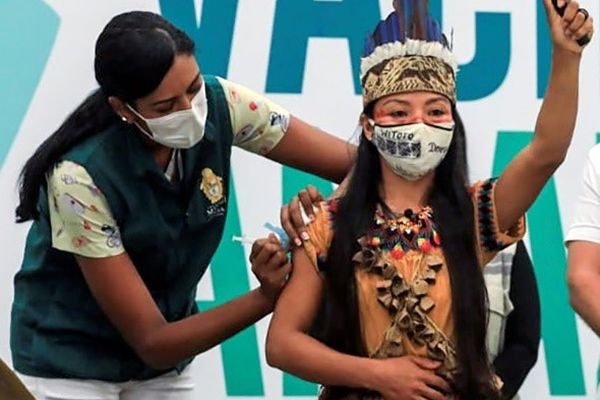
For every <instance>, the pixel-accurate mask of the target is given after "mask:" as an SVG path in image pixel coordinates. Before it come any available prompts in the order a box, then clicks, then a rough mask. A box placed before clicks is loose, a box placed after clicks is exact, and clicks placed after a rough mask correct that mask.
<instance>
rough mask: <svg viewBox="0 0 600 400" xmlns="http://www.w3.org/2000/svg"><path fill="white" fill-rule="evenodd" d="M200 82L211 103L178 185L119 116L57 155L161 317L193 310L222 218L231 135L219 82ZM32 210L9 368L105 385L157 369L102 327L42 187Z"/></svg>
mask: <svg viewBox="0 0 600 400" xmlns="http://www.w3.org/2000/svg"><path fill="white" fill-rule="evenodd" d="M204 79H205V82H206V85H207V87H206V91H207V97H208V105H209V111H208V121H207V124H206V131H205V136H204V139H203V140H202V141H201V142H200V143H199V144H198V145H196V146H195V147H193V148H192V149H189V150H185V151H183V170H184V172H183V180H182V182H181V183H180V184H177V185H174V184H172V183H171V182H169V181H168V180H167V179H166V178H165V176H164V174H163V172H162V171H161V170H160V168H159V167H158V165H157V164H156V163H155V162H154V160H153V158H152V156H151V154H150V152H149V151H148V150H147V148H146V147H145V146H144V144H143V142H142V139H141V137H140V135H139V132H136V128H135V127H132V126H130V125H126V124H123V123H118V124H117V125H115V126H113V127H111V128H109V129H108V130H106V131H104V132H101V133H99V134H97V135H94V137H92V138H90V139H89V140H86V141H85V142H83V143H81V144H79V145H77V146H75V147H74V148H73V149H72V150H71V151H69V152H68V153H67V154H65V155H64V156H63V157H62V159H63V160H70V161H73V162H76V163H78V164H80V165H82V166H83V167H85V169H86V170H87V171H88V173H89V174H90V176H91V177H92V179H93V180H94V182H95V184H96V185H97V186H98V188H99V189H100V190H101V191H102V193H103V194H104V196H105V197H106V199H107V201H108V203H109V206H110V209H111V210H112V212H113V215H114V217H115V219H116V221H117V224H118V226H119V228H120V232H121V236H122V241H123V245H124V247H125V249H126V251H127V253H128V254H129V256H130V257H131V259H132V261H133V263H134V265H135V266H136V268H137V270H138V272H139V274H140V276H141V277H142V279H143V280H144V282H145V284H146V286H147V287H148V289H149V291H150V293H151V294H152V297H153V298H154V300H155V302H156V304H157V305H158V307H159V308H160V310H161V311H162V313H163V315H164V316H165V318H166V319H167V320H168V321H176V320H180V319H182V318H185V317H187V316H189V315H191V314H193V313H195V312H197V308H196V302H195V298H196V286H197V284H198V281H199V280H200V278H201V277H202V275H203V274H204V272H205V271H206V269H207V267H208V265H209V263H210V260H211V258H212V256H213V254H214V253H215V251H216V249H217V246H218V244H219V241H220V240H221V236H222V234H223V228H224V224H225V214H226V210H227V194H228V188H229V172H230V171H229V169H230V155H231V145H232V141H233V132H232V128H231V122H230V116H229V108H228V105H227V102H226V99H225V95H224V93H223V89H222V87H221V85H220V84H219V83H218V81H217V80H216V79H215V78H214V77H209V76H205V77H204ZM203 172H204V173H203ZM203 182H204V185H202V183H203ZM219 185H220V186H219ZM220 187H222V192H219V188H220ZM221 193H222V198H221V196H220V194H221ZM39 208H40V211H41V216H40V218H39V220H38V221H35V222H34V223H33V225H32V227H31V229H30V231H29V235H28V237H27V244H26V248H25V256H24V260H23V264H22V267H21V270H20V271H19V272H18V273H17V275H16V277H15V298H14V303H13V310H12V324H11V350H12V357H13V363H14V366H15V369H16V370H17V371H18V372H20V373H23V374H26V375H32V376H40V377H49V378H59V377H62V378H77V379H99V380H106V381H113V382H122V381H127V380H131V379H135V380H143V379H149V378H152V377H154V376H157V375H159V374H161V373H164V372H165V371H156V370H153V369H151V368H149V367H148V366H146V365H145V364H144V363H143V362H142V361H141V360H140V359H139V357H137V355H136V354H135V353H134V352H133V350H132V349H131V348H130V347H129V346H128V345H127V344H126V343H125V341H124V340H123V339H122V337H121V335H120V334H119V332H118V331H117V330H116V329H115V328H114V327H113V326H112V325H111V324H110V322H109V321H108V319H107V318H106V316H105V315H104V314H103V312H102V310H101V309H100V308H99V306H98V304H97V303H96V301H95V300H94V298H93V297H92V295H91V293H90V291H89V289H88V287H87V285H86V283H85V281H84V278H83V275H82V273H81V271H80V268H79V266H78V265H77V263H76V261H75V258H74V257H73V255H72V254H70V253H66V252H62V251H59V250H56V249H53V248H52V246H51V229H50V223H49V214H48V200H47V196H46V194H45V193H43V194H42V196H41V199H40V204H39ZM124 300H125V301H126V299H124ZM189 361H191V360H187V361H186V362H183V363H181V364H180V365H179V366H178V367H177V369H178V370H181V369H183V368H184V367H185V366H186V365H187V364H188V363H189Z"/></svg>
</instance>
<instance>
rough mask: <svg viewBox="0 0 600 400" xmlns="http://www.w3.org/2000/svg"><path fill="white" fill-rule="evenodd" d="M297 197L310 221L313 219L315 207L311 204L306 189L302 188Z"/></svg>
mask: <svg viewBox="0 0 600 400" xmlns="http://www.w3.org/2000/svg"><path fill="white" fill-rule="evenodd" d="M298 198H299V199H300V204H301V205H302V208H303V209H304V212H305V213H306V215H307V216H308V218H309V219H310V220H311V221H312V220H314V219H315V209H314V205H313V201H312V199H311V197H310V194H309V193H308V190H302V191H301V192H300V193H298Z"/></svg>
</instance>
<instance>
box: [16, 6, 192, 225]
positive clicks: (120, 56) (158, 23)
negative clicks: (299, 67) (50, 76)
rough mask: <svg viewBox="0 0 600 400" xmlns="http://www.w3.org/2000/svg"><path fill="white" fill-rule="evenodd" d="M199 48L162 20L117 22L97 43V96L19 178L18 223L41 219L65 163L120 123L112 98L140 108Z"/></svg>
mask: <svg viewBox="0 0 600 400" xmlns="http://www.w3.org/2000/svg"><path fill="white" fill-rule="evenodd" d="M194 47H195V46H194V42H193V41H192V39H190V37H189V36H188V35H186V34H185V33H184V32H183V31H181V30H179V29H177V28H176V27H175V26H174V25H173V24H171V23H170V22H169V21H167V20H166V19H164V18H163V17H161V16H160V15H157V14H154V13H151V12H144V11H133V12H128V13H124V14H120V15H117V16H116V17H114V18H113V19H112V20H111V21H110V22H109V23H108V24H107V25H106V27H105V28H104V30H103V31H102V33H101V34H100V36H99V37H98V40H97V41H96V51H95V61H94V69H95V75H96V80H97V81H98V84H99V85H100V88H99V89H97V90H96V91H94V92H93V93H92V94H91V95H90V96H89V97H88V98H87V99H85V100H84V101H83V103H82V104H81V105H80V106H79V107H78V108H77V109H76V110H75V111H74V112H73V113H72V114H71V115H70V116H69V117H67V119H66V120H65V121H64V122H63V123H62V125H61V126H60V127H59V128H58V129H57V130H56V131H55V132H54V133H53V134H52V135H51V136H50V137H49V138H48V139H46V140H45V141H44V142H43V143H42V144H41V145H40V146H39V147H38V148H37V150H36V151H35V153H34V154H33V156H31V157H30V158H29V160H27V162H26V164H25V166H24V167H23V170H22V171H21V174H20V176H19V183H18V184H19V205H18V206H17V209H16V219H17V222H25V221H28V220H31V219H37V218H38V216H39V211H38V208H37V203H38V198H39V192H40V189H41V188H43V187H44V185H45V183H46V174H47V173H48V172H49V170H50V169H51V168H52V167H53V166H54V165H55V164H56V162H57V161H58V160H59V159H60V157H61V156H62V155H63V154H64V153H65V152H67V151H68V150H69V149H71V148H72V147H73V146H75V145H76V144H78V143H81V142H82V141H83V140H85V139H86V138H88V137H91V136H93V135H95V134H97V133H100V132H101V131H103V130H105V129H106V128H108V127H109V126H111V125H112V124H115V123H120V120H119V118H118V116H117V114H116V113H115V112H114V111H113V110H112V108H111V106H110V105H109V103H108V97H109V96H115V97H117V98H119V99H120V100H122V101H124V102H127V103H130V104H134V103H135V101H136V100H137V99H139V98H141V97H144V96H147V95H148V94H150V93H151V92H153V91H154V90H155V89H156V88H157V87H158V86H159V84H160V83H161V81H162V80H163V78H164V76H165V75H166V73H167V71H168V70H169V69H170V68H171V66H172V65H173V62H174V60H175V56H176V55H180V54H188V55H193V54H194Z"/></svg>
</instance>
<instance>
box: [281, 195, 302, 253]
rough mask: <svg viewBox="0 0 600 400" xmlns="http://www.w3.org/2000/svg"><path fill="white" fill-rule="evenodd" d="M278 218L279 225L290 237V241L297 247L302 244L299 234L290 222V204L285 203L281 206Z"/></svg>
mask: <svg viewBox="0 0 600 400" xmlns="http://www.w3.org/2000/svg"><path fill="white" fill-rule="evenodd" d="M279 218H280V219H281V227H282V228H283V230H284V231H285V233H286V234H287V235H288V237H289V238H290V243H294V244H295V245H296V246H298V247H300V246H302V240H300V235H299V233H298V232H296V229H295V228H294V225H293V224H292V220H291V218H290V206H288V205H287V204H286V205H284V206H283V207H281V212H280V214H279Z"/></svg>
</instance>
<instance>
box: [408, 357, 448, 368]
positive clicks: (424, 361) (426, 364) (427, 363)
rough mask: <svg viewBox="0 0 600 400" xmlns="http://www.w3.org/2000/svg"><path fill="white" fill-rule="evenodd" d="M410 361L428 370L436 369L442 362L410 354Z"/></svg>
mask: <svg viewBox="0 0 600 400" xmlns="http://www.w3.org/2000/svg"><path fill="white" fill-rule="evenodd" d="M410 359H411V361H412V362H414V363H415V364H416V365H417V366H418V367H420V368H423V369H427V370H430V371H433V370H436V369H438V368H439V367H440V366H441V365H442V363H441V362H439V361H434V360H430V359H429V358H424V357H417V356H410Z"/></svg>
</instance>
